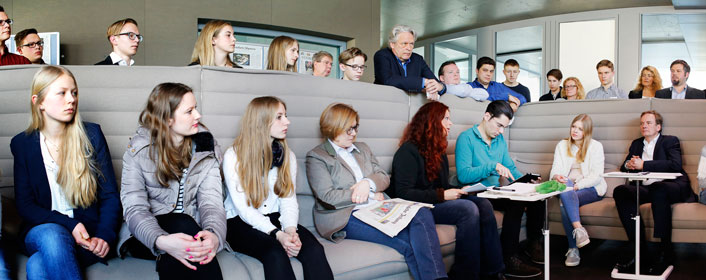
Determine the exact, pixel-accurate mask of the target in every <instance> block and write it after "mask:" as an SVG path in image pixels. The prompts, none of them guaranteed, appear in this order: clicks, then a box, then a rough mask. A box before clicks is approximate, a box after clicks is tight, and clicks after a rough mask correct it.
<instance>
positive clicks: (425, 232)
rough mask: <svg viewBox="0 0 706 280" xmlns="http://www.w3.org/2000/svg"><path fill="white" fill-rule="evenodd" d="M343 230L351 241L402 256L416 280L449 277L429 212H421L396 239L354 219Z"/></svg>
mask: <svg viewBox="0 0 706 280" xmlns="http://www.w3.org/2000/svg"><path fill="white" fill-rule="evenodd" d="M343 230H345V231H346V238H347V239H356V240H363V241H369V242H373V243H378V244H382V245H385V246H388V247H391V248H393V249H395V250H397V252H400V254H402V256H404V259H405V262H406V263H407V267H408V268H409V271H410V272H411V273H412V276H413V277H414V279H438V278H443V277H446V267H445V266H444V262H443V260H442V258H441V247H440V246H439V236H437V235H436V226H435V224H434V216H433V215H432V213H431V210H430V209H429V208H421V209H419V211H418V212H417V214H416V215H415V216H414V217H413V218H412V221H411V222H410V223H409V225H408V226H407V227H406V228H404V229H403V230H402V231H400V232H399V233H398V234H397V236H395V237H389V236H387V235H386V234H384V233H382V232H381V231H379V230H377V229H376V228H374V227H372V226H370V225H368V224H366V223H364V222H362V221H361V220H359V219H358V218H356V217H355V216H353V215H351V217H350V219H349V220H348V224H346V226H345V227H344V228H343Z"/></svg>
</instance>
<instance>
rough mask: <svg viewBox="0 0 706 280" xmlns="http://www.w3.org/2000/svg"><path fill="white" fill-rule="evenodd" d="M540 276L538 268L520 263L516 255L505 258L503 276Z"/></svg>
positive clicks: (540, 272)
mask: <svg viewBox="0 0 706 280" xmlns="http://www.w3.org/2000/svg"><path fill="white" fill-rule="evenodd" d="M540 274H542V271H541V270H539V268H536V267H534V266H532V265H529V264H527V263H525V262H524V261H522V260H521V259H520V258H519V257H518V256H517V255H515V256H512V257H509V258H505V276H510V277H518V278H529V277H535V276H538V275H540Z"/></svg>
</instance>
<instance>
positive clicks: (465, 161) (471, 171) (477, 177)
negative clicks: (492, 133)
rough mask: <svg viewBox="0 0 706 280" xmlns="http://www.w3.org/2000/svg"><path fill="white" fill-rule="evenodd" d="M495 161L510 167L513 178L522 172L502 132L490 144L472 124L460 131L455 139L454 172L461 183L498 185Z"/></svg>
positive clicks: (498, 177) (519, 175) (476, 126)
mask: <svg viewBox="0 0 706 280" xmlns="http://www.w3.org/2000/svg"><path fill="white" fill-rule="evenodd" d="M497 163H500V164H502V165H503V166H505V167H507V168H508V169H510V172H512V176H514V177H515V179H517V178H520V177H521V176H522V173H520V171H518V170H517V167H516V166H515V163H514V162H513V161H512V158H510V154H509V153H508V151H507V143H505V138H504V137H503V135H502V134H500V135H498V136H497V137H495V138H494V139H493V140H491V141H490V146H488V144H486V143H485V141H483V137H482V136H481V134H480V131H478V125H474V126H473V127H471V128H469V129H468V130H466V131H464V132H463V133H461V135H459V136H458V140H457V141H456V173H457V175H458V181H459V183H461V185H469V184H475V183H478V182H480V183H482V184H483V185H485V186H499V185H500V183H499V181H498V180H499V179H500V175H498V173H497V171H495V166H496V165H497Z"/></svg>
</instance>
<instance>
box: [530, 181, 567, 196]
mask: <svg viewBox="0 0 706 280" xmlns="http://www.w3.org/2000/svg"><path fill="white" fill-rule="evenodd" d="M534 188H535V190H536V191H537V192H538V193H541V194H546V193H550V192H555V191H563V190H565V189H566V185H565V184H562V183H559V182H558V181H556V180H550V181H546V182H544V183H541V184H539V185H537V186H536V187H534Z"/></svg>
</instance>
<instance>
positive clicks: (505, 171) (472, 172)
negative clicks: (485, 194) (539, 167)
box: [456, 100, 544, 277]
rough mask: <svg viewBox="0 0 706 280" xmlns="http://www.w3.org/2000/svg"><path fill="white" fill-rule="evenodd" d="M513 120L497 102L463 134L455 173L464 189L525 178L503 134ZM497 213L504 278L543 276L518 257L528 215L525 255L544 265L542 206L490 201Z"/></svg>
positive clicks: (504, 105) (505, 106) (505, 105)
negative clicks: (500, 219) (499, 215)
mask: <svg viewBox="0 0 706 280" xmlns="http://www.w3.org/2000/svg"><path fill="white" fill-rule="evenodd" d="M512 117H513V111H512V108H511V107H510V104H509V103H508V102H507V101H503V100H496V101H493V102H491V103H490V104H488V107H487V108H486V110H485V114H484V115H483V120H482V121H481V123H480V124H477V125H474V126H473V127H471V128H469V129H468V130H466V131H464V132H463V133H461V135H459V136H458V140H457V141H456V172H457V176H458V181H459V183H460V185H461V186H465V185H472V184H475V183H482V184H483V185H485V186H500V177H505V178H506V179H508V180H509V181H514V180H515V179H517V178H519V177H521V176H522V173H520V171H519V170H517V167H516V166H515V163H514V162H513V161H512V158H510V154H509V153H508V150H507V143H506V142H505V138H504V137H503V134H502V133H503V132H504V130H505V128H506V127H508V125H509V123H510V120H511V119H512ZM491 202H492V204H493V207H494V208H495V209H496V210H501V211H504V216H503V227H502V233H501V234H500V242H501V243H502V247H503V257H504V259H505V266H506V269H505V275H509V276H524V277H528V276H531V275H533V274H536V275H538V274H540V273H541V272H540V270H539V269H537V268H536V267H534V266H531V265H529V264H527V263H525V262H524V261H522V259H520V258H519V256H518V247H519V239H520V227H521V223H522V215H523V214H524V213H525V209H526V212H527V237H528V246H527V250H526V253H527V255H528V256H529V257H530V259H531V260H532V261H533V262H536V263H544V252H543V250H542V246H541V243H540V240H541V238H542V225H543V224H544V204H543V203H542V202H520V201H512V200H507V199H493V200H491Z"/></svg>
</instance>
